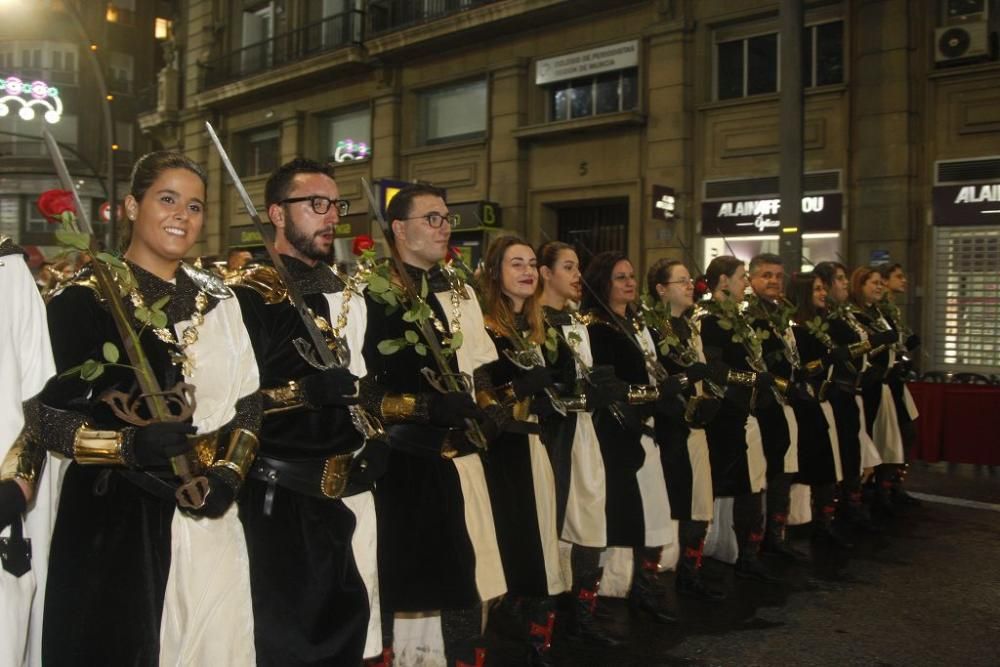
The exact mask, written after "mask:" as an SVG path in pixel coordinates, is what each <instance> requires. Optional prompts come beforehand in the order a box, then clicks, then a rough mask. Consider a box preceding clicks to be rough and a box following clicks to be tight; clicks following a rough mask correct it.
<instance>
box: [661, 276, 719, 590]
mask: <svg viewBox="0 0 1000 667" xmlns="http://www.w3.org/2000/svg"><path fill="white" fill-rule="evenodd" d="M646 282H647V286H648V289H649V296H650V302H649V303H647V304H645V311H644V312H645V316H646V322H647V323H648V324H649V327H650V330H651V331H652V332H653V335H654V338H656V339H657V351H658V353H659V358H660V361H661V362H662V363H663V365H664V367H665V368H666V369H667V371H668V372H670V373H684V374H685V375H686V376H687V379H688V381H689V383H690V384H689V386H688V387H687V388H686V389H685V390H684V392H683V393H682V397H683V399H684V403H683V404H682V403H681V402H680V401H677V402H676V405H674V406H673V410H672V411H670V412H669V414H664V415H657V416H656V424H655V425H656V434H657V438H656V440H657V442H658V443H659V445H660V460H661V461H662V463H663V474H664V476H665V477H666V479H667V493H668V495H669V496H670V513H671V515H672V516H673V518H674V519H675V520H676V521H677V522H678V537H679V539H680V559H679V561H678V565H677V578H676V579H675V583H676V586H677V593H678V594H679V595H684V596H687V597H692V598H697V599H702V600H710V601H718V600H722V599H723V598H725V593H723V592H722V591H719V590H715V589H713V588H711V587H709V586H708V585H707V584H706V583H705V581H704V579H703V578H702V576H701V559H702V551H703V550H704V547H705V536H706V534H707V533H708V524H709V522H710V521H711V520H712V512H713V494H712V469H711V463H710V461H709V454H708V439H707V438H706V436H705V428H704V427H705V424H706V423H708V422H709V421H711V419H712V417H713V416H714V414H715V413H716V412H717V411H718V409H719V399H718V398H716V397H713V396H712V395H711V394H710V393H709V392H708V391H707V389H706V387H704V386H703V385H702V384H701V381H702V380H704V379H705V377H706V376H707V373H708V366H706V365H705V354H704V352H703V351H702V349H701V338H700V337H699V335H698V334H699V329H698V325H697V324H696V323H695V322H693V321H692V317H691V315H692V307H693V306H694V280H692V279H691V274H690V273H689V272H688V270H687V267H685V266H684V264H683V263H682V262H679V261H677V260H669V259H661V260H659V261H658V262H656V263H655V264H653V266H651V267H650V268H649V272H648V273H647V275H646Z"/></svg>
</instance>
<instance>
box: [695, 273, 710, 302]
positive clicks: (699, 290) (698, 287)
mask: <svg viewBox="0 0 1000 667" xmlns="http://www.w3.org/2000/svg"><path fill="white" fill-rule="evenodd" d="M706 294H708V280H706V279H705V278H704V277H700V278H698V279H697V280H695V281H694V298H695V300H696V301H697V300H698V299H700V298H701V297H703V296H704V295H706Z"/></svg>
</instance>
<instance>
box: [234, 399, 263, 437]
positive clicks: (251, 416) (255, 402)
mask: <svg viewBox="0 0 1000 667" xmlns="http://www.w3.org/2000/svg"><path fill="white" fill-rule="evenodd" d="M263 418H264V405H263V398H262V397H261V394H260V392H259V391H255V392H254V393H252V394H248V395H246V396H244V397H243V398H241V399H239V400H238V401H236V415H235V416H234V417H233V418H232V420H231V421H230V422H229V424H228V426H227V429H226V430H229V429H237V428H241V429H243V430H245V431H250V432H251V433H260V424H261V421H262V420H263Z"/></svg>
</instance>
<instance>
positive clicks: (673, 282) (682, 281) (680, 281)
mask: <svg viewBox="0 0 1000 667" xmlns="http://www.w3.org/2000/svg"><path fill="white" fill-rule="evenodd" d="M662 284H663V285H694V278H678V279H677V280H668V281H667V282H665V283H662Z"/></svg>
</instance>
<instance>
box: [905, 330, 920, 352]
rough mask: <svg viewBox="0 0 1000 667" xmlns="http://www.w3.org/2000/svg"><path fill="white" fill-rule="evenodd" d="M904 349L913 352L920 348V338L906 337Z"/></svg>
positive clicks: (911, 335) (914, 336)
mask: <svg viewBox="0 0 1000 667" xmlns="http://www.w3.org/2000/svg"><path fill="white" fill-rule="evenodd" d="M905 345H906V349H907V350H909V351H910V352H912V351H913V350H915V349H917V348H918V347H920V336H918V335H917V334H910V335H909V336H907V337H906V343H905Z"/></svg>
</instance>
